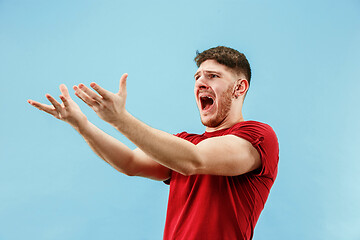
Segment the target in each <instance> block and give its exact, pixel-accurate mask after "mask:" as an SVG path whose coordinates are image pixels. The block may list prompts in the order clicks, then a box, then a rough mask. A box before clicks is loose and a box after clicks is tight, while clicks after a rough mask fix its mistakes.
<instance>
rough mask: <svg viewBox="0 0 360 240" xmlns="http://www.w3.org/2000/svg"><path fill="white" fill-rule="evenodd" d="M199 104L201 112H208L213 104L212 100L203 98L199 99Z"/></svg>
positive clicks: (206, 97)
mask: <svg viewBox="0 0 360 240" xmlns="http://www.w3.org/2000/svg"><path fill="white" fill-rule="evenodd" d="M200 104H201V109H202V110H208V109H210V108H211V106H212V105H213V104H214V100H213V99H212V98H211V97H208V96H203V97H200Z"/></svg>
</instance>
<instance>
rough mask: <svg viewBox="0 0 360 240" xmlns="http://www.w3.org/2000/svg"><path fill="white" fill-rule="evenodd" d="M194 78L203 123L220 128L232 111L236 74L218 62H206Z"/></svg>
mask: <svg viewBox="0 0 360 240" xmlns="http://www.w3.org/2000/svg"><path fill="white" fill-rule="evenodd" d="M194 77H195V87H194V93H195V98H196V103H197V106H198V108H199V111H200V117H201V122H202V123H203V124H204V125H205V126H207V127H216V126H219V125H220V124H221V123H222V122H223V121H224V120H225V119H226V117H227V116H228V115H229V112H230V110H231V105H232V99H233V90H234V83H235V80H236V76H235V74H233V73H232V72H231V71H230V69H229V68H228V67H226V66H225V65H222V64H220V63H218V62H217V61H216V60H206V61H204V62H203V63H202V64H201V65H200V67H199V68H198V70H197V72H196V73H195V76H194Z"/></svg>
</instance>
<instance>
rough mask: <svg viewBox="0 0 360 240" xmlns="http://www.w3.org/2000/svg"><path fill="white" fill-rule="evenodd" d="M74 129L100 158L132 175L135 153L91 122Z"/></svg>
mask: <svg viewBox="0 0 360 240" xmlns="http://www.w3.org/2000/svg"><path fill="white" fill-rule="evenodd" d="M74 128H75V130H77V131H78V132H79V133H80V134H81V136H82V137H83V138H84V140H85V141H86V142H87V144H88V145H89V146H90V148H91V149H92V150H93V151H94V152H95V153H96V154H97V155H98V156H99V157H100V158H102V159H103V160H104V161H106V162H107V163H109V164H110V165H111V166H113V167H114V168H115V169H117V170H118V171H120V172H122V173H125V174H127V175H132V165H133V164H132V159H133V152H132V150H131V149H130V148H128V147H127V146H126V145H125V144H123V143H121V142H120V141H119V140H117V139H115V138H113V137H112V136H110V135H108V134H106V133H105V132H103V131H102V130H100V129H99V128H97V127H96V126H95V125H94V124H92V123H91V122H89V121H87V122H86V123H84V124H82V126H81V127H74Z"/></svg>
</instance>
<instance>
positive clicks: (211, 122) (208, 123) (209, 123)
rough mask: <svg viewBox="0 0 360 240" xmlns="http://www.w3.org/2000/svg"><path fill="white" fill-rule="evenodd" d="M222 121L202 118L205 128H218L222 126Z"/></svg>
mask: <svg viewBox="0 0 360 240" xmlns="http://www.w3.org/2000/svg"><path fill="white" fill-rule="evenodd" d="M221 122H222V121H221V120H220V119H203V118H201V123H202V124H203V125H204V126H205V127H212V128H213V127H217V126H219V125H220V123H221Z"/></svg>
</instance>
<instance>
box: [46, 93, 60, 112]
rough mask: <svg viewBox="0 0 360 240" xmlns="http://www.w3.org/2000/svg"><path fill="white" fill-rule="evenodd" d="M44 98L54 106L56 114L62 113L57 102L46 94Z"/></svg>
mask: <svg viewBox="0 0 360 240" xmlns="http://www.w3.org/2000/svg"><path fill="white" fill-rule="evenodd" d="M45 96H46V98H47V99H48V100H49V101H50V102H51V104H52V105H53V106H54V108H55V109H56V111H57V112H58V113H61V112H62V107H61V105H60V103H58V101H56V100H55V98H53V97H52V96H51V95H50V94H46V95H45Z"/></svg>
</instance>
